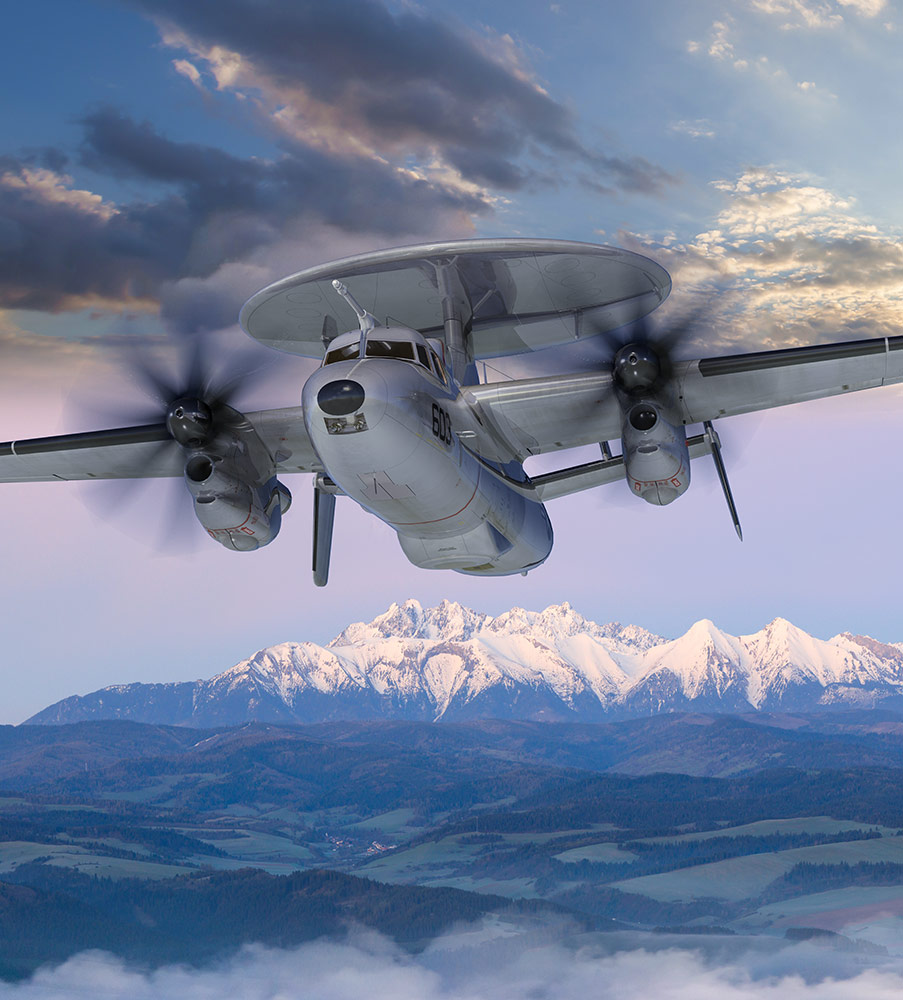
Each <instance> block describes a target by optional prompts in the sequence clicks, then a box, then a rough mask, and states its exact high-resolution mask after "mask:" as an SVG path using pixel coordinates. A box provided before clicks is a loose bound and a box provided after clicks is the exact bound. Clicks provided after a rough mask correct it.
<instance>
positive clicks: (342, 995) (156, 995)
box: [0, 921, 903, 1000]
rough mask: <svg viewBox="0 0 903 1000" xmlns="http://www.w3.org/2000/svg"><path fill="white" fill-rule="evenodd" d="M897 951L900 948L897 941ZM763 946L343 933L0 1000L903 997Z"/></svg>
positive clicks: (107, 974) (895, 987)
mask: <svg viewBox="0 0 903 1000" xmlns="http://www.w3.org/2000/svg"><path fill="white" fill-rule="evenodd" d="M901 944H903V942H901ZM845 947H846V948H847V949H849V948H850V945H849V943H845V942H844V941H843V940H842V939H841V940H840V941H839V942H837V943H835V944H833V945H832V944H827V943H826V944H814V943H790V942H788V941H786V940H783V939H780V938H769V937H757V938H749V937H730V936H718V937H708V936H706V937H695V936H689V935H684V936H677V935H649V934H637V933H622V932H617V933H611V934H591V935H587V934H575V933H571V932H570V930H569V929H568V928H566V927H560V926H559V927H555V928H545V929H544V930H543V931H541V932H539V931H537V930H535V929H533V930H530V931H524V930H523V929H517V928H515V927H512V926H506V925H504V924H499V923H498V922H494V921H487V922H485V923H483V924H480V925H475V926H472V927H467V928H462V929H459V930H458V931H456V932H454V933H450V934H446V935H443V936H442V937H441V938H438V939H437V940H435V941H434V942H432V943H431V944H430V945H429V946H428V947H427V948H426V949H425V950H424V951H422V952H421V953H420V954H418V955H411V954H409V953H408V952H406V951H404V950H402V949H400V948H398V947H397V946H396V945H394V944H393V943H392V942H390V941H388V940H387V939H385V938H383V937H379V936H378V935H375V934H370V933H366V932H362V933H352V934H351V935H350V936H349V938H348V940H347V941H345V942H342V943H336V942H327V941H317V942H313V943H310V944H305V945H302V946H301V947H298V948H292V949H287V950H278V949H271V948H263V947H259V946H252V947H248V948H245V949H244V950H243V951H242V952H240V953H239V954H238V955H236V956H234V957H233V958H231V959H229V960H228V961H224V962H223V963H221V964H218V965H215V966H212V967H208V968H205V969H200V970H198V969H192V968H188V967H184V966H168V967H165V968H160V969H157V970H148V969H142V968H136V967H132V966H129V965H126V964H125V963H123V962H122V961H120V960H119V959H117V958H114V957H113V956H111V955H108V954H105V953H102V952H86V953H83V954H81V955H77V956H75V957H73V958H71V959H70V960H69V961H67V962H65V963H64V964H62V965H59V966H56V967H54V968H50V967H48V968H45V969H42V970H39V971H38V972H37V973H35V975H34V976H33V977H32V978H31V979H29V980H26V981H23V982H20V983H16V984H11V983H4V984H0V1000H50V998H53V1000H63V998H66V1000H71V998H73V997H91V998H92V1000H110V998H120V997H122V998H123V1000H125V998H128V1000H145V998H147V1000H151V998H153V1000H222V998H224V997H227V998H229V1000H289V998H294V997H299V998H300V997H303V998H305V1000H361V998H366V1000H508V998H511V1000H515V998H529V1000H544V998H546V997H548V998H555V1000H588V998H589V1000H595V998H612V1000H614V998H617V1000H632V998H654V1000H771V998H774V1000H798V998H799V1000H849V998H851V997H868V998H869V1000H885V998H886V1000H899V997H900V996H903V957H895V956H893V955H891V956H882V955H868V954H863V953H861V952H858V951H856V950H845Z"/></svg>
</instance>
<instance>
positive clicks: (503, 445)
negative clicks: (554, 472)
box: [464, 337, 903, 461]
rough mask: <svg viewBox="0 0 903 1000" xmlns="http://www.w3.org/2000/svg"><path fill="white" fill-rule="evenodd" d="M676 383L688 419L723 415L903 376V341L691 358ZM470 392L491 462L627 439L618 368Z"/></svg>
mask: <svg viewBox="0 0 903 1000" xmlns="http://www.w3.org/2000/svg"><path fill="white" fill-rule="evenodd" d="M672 379H673V382H674V387H675V391H676V394H677V396H678V398H679V402H680V405H681V408H682V411H683V416H684V420H685V422H686V423H688V424H694V423H701V422H703V421H706V420H718V419H719V418H721V417H729V416H734V415H736V414H740V413H751V412H753V411H755V410H766V409H770V408H771V407H775V406H785V405H787V404H789V403H799V402H803V401H805V400H808V399H820V398H822V397H824V396H835V395H840V394H842V393H847V392H854V391H856V390H859V389H870V388H874V387H876V386H882V385H893V384H896V383H900V382H903V337H882V338H877V339H871V340H857V341H850V342H846V343H840V344H825V345H816V346H814V347H794V348H788V349H786V350H780V351H760V352H757V353H751V354H734V355H729V356H726V357H717V358H703V359H701V360H698V361H682V362H678V363H677V364H676V365H675V369H674V373H673V376H672ZM464 395H465V397H466V398H467V400H468V401H469V402H470V403H471V405H473V406H474V407H475V408H476V410H477V412H478V413H479V414H480V416H481V418H482V419H483V424H484V428H485V429H486V431H487V435H486V436H487V438H488V442H487V443H488V447H486V448H484V455H485V456H486V457H487V458H493V459H498V460H500V461H505V460H510V459H511V458H512V457H515V458H518V459H524V458H526V457H527V456H529V455H539V454H542V453H545V452H552V451H558V450H561V449H564V448H575V447H578V446H579V445H585V444H593V443H598V442H600V441H610V440H613V439H616V438H619V437H620V436H621V415H620V410H619V407H618V403H617V399H616V397H615V391H614V385H613V381H612V377H611V374H610V373H609V372H599V373H583V374H579V375H553V376H549V377H545V378H537V379H520V380H516V381H511V382H497V383H493V384H489V385H478V386H471V387H468V388H467V389H465V390H464ZM490 442H491V443H490ZM493 452H494V453H493Z"/></svg>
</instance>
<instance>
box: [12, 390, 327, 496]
mask: <svg viewBox="0 0 903 1000" xmlns="http://www.w3.org/2000/svg"><path fill="white" fill-rule="evenodd" d="M247 417H248V419H249V420H250V421H251V423H252V424H253V425H254V428H255V430H256V431H257V433H258V434H259V435H260V437H261V438H262V439H263V441H264V443H265V444H266V445H267V447H268V448H269V450H270V452H271V453H272V454H273V456H274V457H275V459H276V471H277V473H283V474H285V473H291V472H313V471H322V466H321V465H320V461H319V459H318V458H317V456H316V454H315V452H314V450H313V446H312V445H311V443H310V439H309V438H308V436H307V430H306V429H305V427H304V416H303V411H302V409H301V407H300V406H290V407H285V408H283V409H278V410H261V411H258V412H256V413H248V414H247ZM184 465H185V453H184V451H183V450H182V448H181V447H180V446H179V445H178V444H177V443H176V442H175V441H174V440H173V439H172V438H171V437H170V435H169V432H168V431H167V429H166V425H165V424H162V423H160V424H148V425H145V426H141V427H120V428H114V429H112V430H101V431H89V432H86V433H80V434H63V435H58V436H55V437H45V438H31V439H30V440H25V441H9V442H7V443H5V444H0V483H27V482H50V481H54V480H62V481H67V480H88V479H145V478H165V477H181V475H182V470H183V468H184Z"/></svg>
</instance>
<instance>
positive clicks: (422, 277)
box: [240, 239, 671, 358]
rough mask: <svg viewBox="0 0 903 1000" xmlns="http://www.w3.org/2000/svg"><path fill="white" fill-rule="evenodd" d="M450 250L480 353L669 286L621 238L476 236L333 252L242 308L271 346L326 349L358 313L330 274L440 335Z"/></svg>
mask: <svg viewBox="0 0 903 1000" xmlns="http://www.w3.org/2000/svg"><path fill="white" fill-rule="evenodd" d="M451 259H453V260H454V265H455V269H456V272H457V275H458V276H459V278H460V281H461V285H462V287H463V290H464V292H465V294H466V298H467V299H468V300H469V304H470V306H471V307H472V309H473V316H472V332H471V345H472V349H473V355H474V357H477V358H489V357H499V356H502V355H508V354H520V353H523V352H525V351H533V350H538V349H540V348H543V347H549V346H551V345H553V344H562V343H567V342H569V341H572V340H575V339H581V338H583V337H587V336H592V335H593V334H596V333H600V332H604V331H606V330H611V329H614V328H615V327H618V326H621V325H622V324H623V323H625V322H627V321H629V320H631V319H637V318H638V317H640V316H645V315H647V314H648V313H649V312H651V311H652V310H653V309H655V308H656V307H657V306H658V305H660V304H661V303H662V302H663V301H664V300H665V298H666V297H667V295H668V293H669V292H670V290H671V279H670V278H669V276H668V273H667V272H666V271H665V270H664V269H663V268H662V267H660V266H659V265H658V264H656V263H655V262H654V261H651V260H648V259H647V258H645V257H641V256H640V255H639V254H635V253H631V252H630V251H627V250H620V249H617V248H615V247H604V246H597V245H595V244H591V243H574V242H570V241H565V240H530V239H480V240H457V241H453V242H448V243H430V244H422V245H419V246H411V247H397V248H394V249H391V250H380V251H378V252H376V253H367V254H360V255H358V256H356V257H348V258H345V259H344V260H339V261H333V262H331V263H328V264H322V265H319V266H317V267H312V268H308V269H307V270H304V271H300V272H298V273H297V274H294V275H290V276H289V277H287V278H283V279H282V280H281V281H277V282H275V283H274V284H272V285H269V286H268V287H267V288H264V289H263V290H261V291H260V292H258V293H257V294H256V295H254V296H253V297H252V298H250V299H249V300H248V302H246V303H245V305H244V308H243V309H242V310H241V318H240V319H241V324H242V326H243V327H244V329H245V330H246V331H247V332H248V333H249V334H250V336H252V337H254V338H255V339H256V340H259V341H260V342H261V343H263V344H265V345H266V346H268V347H273V348H276V349H278V350H282V351H287V352H289V353H292V354H302V355H306V356H308V357H321V356H322V355H323V350H324V337H325V338H326V339H330V337H331V335H332V334H333V332H334V331H336V330H338V331H339V332H342V331H346V330H351V329H354V327H355V326H356V317H354V315H353V313H352V311H351V309H350V308H349V307H348V306H347V305H346V304H345V303H344V302H342V300H341V299H340V298H339V296H338V295H337V294H336V292H335V290H334V289H333V288H332V285H331V282H332V281H333V280H335V279H341V281H342V282H344V284H346V285H347V286H348V289H349V290H350V291H351V292H352V293H353V295H354V297H355V298H356V299H357V300H358V301H359V302H360V303H361V304H362V305H363V306H364V307H365V308H366V309H369V310H370V311H371V312H372V313H374V314H375V315H376V317H377V319H378V320H379V321H380V322H382V323H385V324H386V325H401V326H408V327H411V328H412V329H414V330H419V331H420V332H421V333H424V334H426V335H428V336H436V337H444V327H443V311H442V297H441V294H440V289H439V287H438V278H437V276H436V268H437V266H441V265H445V264H447V263H448V262H449V260H451Z"/></svg>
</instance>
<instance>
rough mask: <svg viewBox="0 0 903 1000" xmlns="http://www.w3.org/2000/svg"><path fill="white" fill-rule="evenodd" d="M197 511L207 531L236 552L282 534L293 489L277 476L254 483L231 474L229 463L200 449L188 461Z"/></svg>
mask: <svg viewBox="0 0 903 1000" xmlns="http://www.w3.org/2000/svg"><path fill="white" fill-rule="evenodd" d="M185 483H186V485H187V486H188V491H189V492H190V493H191V495H192V497H194V512H195V514H196V515H197V519H198V520H199V521H200V522H201V524H202V525H203V527H204V529H205V530H206V532H207V534H208V535H210V537H211V538H213V539H215V540H216V541H217V542H219V543H220V545H224V546H225V547H226V548H227V549H234V550H235V551H237V552H251V551H253V550H254V549H259V548H261V547H262V546H264V545H268V544H269V543H270V542H271V541H272V540H273V539H274V538H275V537H276V535H278V534H279V528H280V527H281V525H282V514H283V513H284V512H285V511H287V510H288V508H289V505H290V504H291V501H292V496H291V493H289V491H288V489H287V487H285V486H283V484H282V483H280V482H279V481H278V480H277V479H276V477H275V476H273V477H272V478H270V479H269V480H267V482H265V483H263V484H261V485H259V486H255V485H252V484H249V483H247V482H245V481H244V480H242V479H240V478H239V477H238V476H236V475H233V474H232V470H231V469H230V468H229V463H228V462H227V461H226V460H224V459H218V458H216V457H215V456H213V455H209V454H205V453H197V454H194V455H192V456H191V458H189V459H188V462H187V463H186V464H185Z"/></svg>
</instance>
